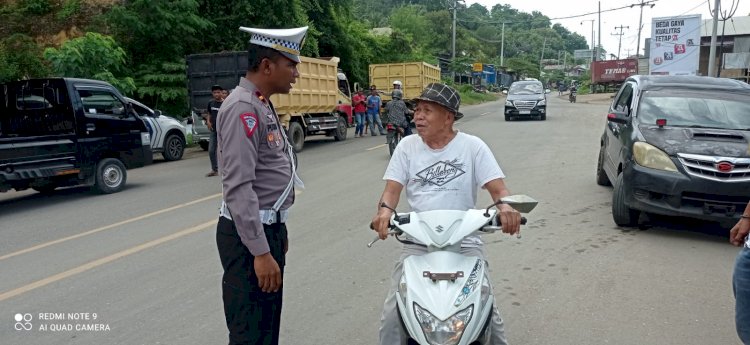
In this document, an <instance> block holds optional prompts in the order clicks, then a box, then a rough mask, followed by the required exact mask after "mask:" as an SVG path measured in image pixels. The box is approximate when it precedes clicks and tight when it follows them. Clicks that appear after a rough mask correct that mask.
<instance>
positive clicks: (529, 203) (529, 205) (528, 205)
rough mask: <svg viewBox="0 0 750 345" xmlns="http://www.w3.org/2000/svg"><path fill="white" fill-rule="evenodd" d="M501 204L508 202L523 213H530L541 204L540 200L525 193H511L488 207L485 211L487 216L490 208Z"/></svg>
mask: <svg viewBox="0 0 750 345" xmlns="http://www.w3.org/2000/svg"><path fill="white" fill-rule="evenodd" d="M500 204H507V205H509V206H510V207H513V208H514V209H516V211H518V212H521V213H529V212H531V210H533V209H534V208H535V207H536V205H537V204H539V202H538V201H536V200H534V199H533V198H532V197H530V196H528V195H523V194H517V195H509V196H506V197H504V198H500V200H498V201H497V202H495V203H494V204H492V205H490V206H488V207H487V211H485V214H484V215H485V216H486V217H489V213H488V212H489V210H490V208H492V207H493V206H497V205H500Z"/></svg>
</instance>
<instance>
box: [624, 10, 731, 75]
mask: <svg viewBox="0 0 750 345" xmlns="http://www.w3.org/2000/svg"><path fill="white" fill-rule="evenodd" d="M656 1H658V0H648V1H644V0H641V3H640V4H633V5H630V7H631V8H632V7H633V6H641V16H640V17H638V43H637V44H636V48H635V57H636V58H637V59H640V57H641V29H643V6H650V7H652V8H653V7H654V3H655V2H656ZM716 1H719V0H716ZM636 69H638V67H636ZM638 73H640V71H638Z"/></svg>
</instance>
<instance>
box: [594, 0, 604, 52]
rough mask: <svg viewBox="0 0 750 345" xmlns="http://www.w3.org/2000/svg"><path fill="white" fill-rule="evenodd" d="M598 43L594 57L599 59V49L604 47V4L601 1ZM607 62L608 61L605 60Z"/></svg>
mask: <svg viewBox="0 0 750 345" xmlns="http://www.w3.org/2000/svg"><path fill="white" fill-rule="evenodd" d="M597 38H598V42H597V44H596V48H595V49H594V56H595V57H596V58H599V48H601V46H602V2H601V1H599V31H598V34H597ZM605 60H606V59H605Z"/></svg>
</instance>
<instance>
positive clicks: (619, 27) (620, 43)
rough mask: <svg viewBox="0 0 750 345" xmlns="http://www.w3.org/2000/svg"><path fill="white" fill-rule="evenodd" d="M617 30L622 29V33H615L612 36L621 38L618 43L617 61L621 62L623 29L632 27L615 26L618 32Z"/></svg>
mask: <svg viewBox="0 0 750 345" xmlns="http://www.w3.org/2000/svg"><path fill="white" fill-rule="evenodd" d="M617 29H620V33H619V34H618V33H614V34H612V36H620V38H619V43H617V60H620V49H621V48H622V35H624V33H623V32H622V30H623V29H630V27H629V26H622V25H620V26H615V30H617ZM628 51H629V49H628Z"/></svg>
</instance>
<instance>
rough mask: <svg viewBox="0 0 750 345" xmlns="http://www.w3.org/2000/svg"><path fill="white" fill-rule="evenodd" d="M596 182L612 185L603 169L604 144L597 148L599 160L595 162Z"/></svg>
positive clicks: (602, 184)
mask: <svg viewBox="0 0 750 345" xmlns="http://www.w3.org/2000/svg"><path fill="white" fill-rule="evenodd" d="M596 184H598V185H600V186H611V185H612V183H611V182H610V181H609V177H607V172H606V171H604V146H602V148H601V149H599V161H598V162H597V163H596Z"/></svg>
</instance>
